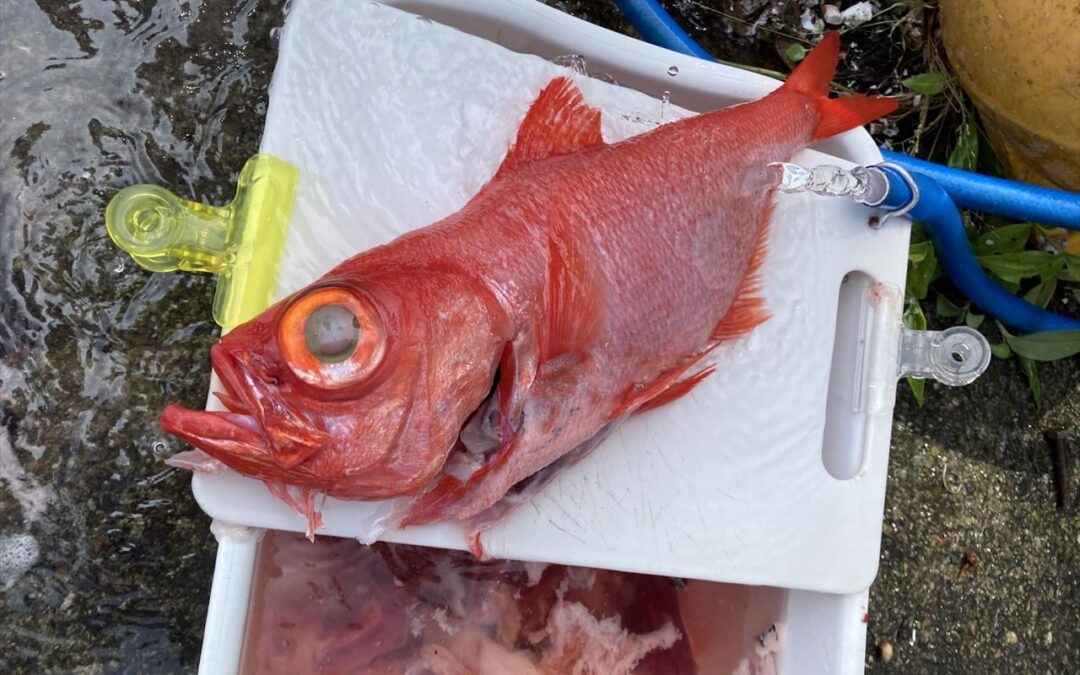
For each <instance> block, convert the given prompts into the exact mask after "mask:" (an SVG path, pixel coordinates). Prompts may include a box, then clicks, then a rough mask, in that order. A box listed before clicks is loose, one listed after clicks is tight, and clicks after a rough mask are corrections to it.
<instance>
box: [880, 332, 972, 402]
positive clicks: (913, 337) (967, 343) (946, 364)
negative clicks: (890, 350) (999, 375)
mask: <svg viewBox="0 0 1080 675" xmlns="http://www.w3.org/2000/svg"><path fill="white" fill-rule="evenodd" d="M988 365H990V343H989V342H987V341H986V338H985V337H984V336H983V334H982V333H980V332H979V331H977V330H975V329H973V328H968V327H967V326H954V327H952V328H948V329H946V330H943V331H932V330H911V329H909V328H903V329H901V331H900V361H899V364H898V366H897V373H896V374H897V377H914V378H918V379H925V378H932V379H934V380H937V381H938V382H941V383H942V384H947V385H949V386H950V387H960V386H963V385H965V384H971V383H972V382H974V381H975V379H976V378H978V377H979V375H982V373H983V371H984V370H986V367H987V366H988Z"/></svg>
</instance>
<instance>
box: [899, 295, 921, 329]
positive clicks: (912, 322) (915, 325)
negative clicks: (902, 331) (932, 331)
mask: <svg viewBox="0 0 1080 675" xmlns="http://www.w3.org/2000/svg"><path fill="white" fill-rule="evenodd" d="M904 326H905V327H906V328H910V329H912V330H926V315H925V314H923V311H922V306H921V305H919V302H918V301H917V300H915V299H913V298H908V300H907V302H905V303H904Z"/></svg>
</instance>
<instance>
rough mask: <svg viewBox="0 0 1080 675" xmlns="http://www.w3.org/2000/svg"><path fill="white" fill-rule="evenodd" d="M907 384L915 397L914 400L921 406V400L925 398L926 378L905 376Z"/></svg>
mask: <svg viewBox="0 0 1080 675" xmlns="http://www.w3.org/2000/svg"><path fill="white" fill-rule="evenodd" d="M904 379H906V380H907V383H908V386H909V387H911V394H912V395H913V396H914V397H915V402H916V403H918V404H919V407H920V408H921V407H922V404H923V401H925V400H926V394H925V391H926V380H919V379H916V378H914V377H906V378H904Z"/></svg>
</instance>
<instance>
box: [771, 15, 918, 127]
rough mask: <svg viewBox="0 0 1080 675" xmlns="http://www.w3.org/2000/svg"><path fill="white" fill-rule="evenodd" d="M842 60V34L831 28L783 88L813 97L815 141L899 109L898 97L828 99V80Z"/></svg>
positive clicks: (857, 96) (859, 125)
mask: <svg viewBox="0 0 1080 675" xmlns="http://www.w3.org/2000/svg"><path fill="white" fill-rule="evenodd" d="M839 60H840V35H839V34H838V33H836V32H835V31H830V32H828V33H826V34H825V37H823V38H822V39H821V42H820V43H818V46H817V47H815V48H814V49H813V51H811V52H810V53H809V54H808V55H807V56H806V58H805V59H803V61H802V63H800V64H799V65H798V66H797V67H796V68H795V71H794V72H792V73H791V76H790V77H788V80H787V82H786V83H785V84H784V87H783V88H784V89H785V90H787V91H795V92H798V93H800V94H803V95H805V96H809V97H810V98H811V99H813V101H814V103H815V105H816V106H817V111H818V123H817V126H816V127H814V131H813V134H812V135H811V139H812V140H815V141H816V140H818V139H821V138H828V137H829V136H835V135H836V134H839V133H841V132H843V131H847V130H848V129H854V128H855V127H861V126H862V125H864V124H866V123H867V122H870V121H872V120H876V119H878V118H879V117H884V116H885V115H888V114H889V113H891V112H892V111H894V110H896V106H897V103H896V100H895V99H891V98H885V97H883V96H862V95H855V96H845V97H843V98H829V83H830V82H831V81H832V78H833V75H834V74H835V73H836V64H837V63H838V62H839Z"/></svg>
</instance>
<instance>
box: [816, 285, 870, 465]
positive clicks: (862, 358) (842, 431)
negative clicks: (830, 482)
mask: <svg viewBox="0 0 1080 675" xmlns="http://www.w3.org/2000/svg"><path fill="white" fill-rule="evenodd" d="M872 284H873V279H871V278H870V276H869V275H867V274H866V273H864V272H859V271H851V272H848V273H847V274H846V275H844V278H843V280H842V281H841V282H840V288H839V291H838V293H837V305H836V332H835V333H834V342H833V353H832V365H831V366H830V368H829V391H828V398H827V401H826V405H825V433H824V436H823V438H822V445H821V461H822V463H823V464H824V465H825V470H826V471H828V472H829V475H830V476H832V477H833V478H836V479H838V480H850V479H852V478H855V477H856V476H858V475H859V473H860V472H861V470H862V468H863V464H864V462H865V461H866V458H865V456H864V455H865V452H864V449H865V447H866V444H865V443H864V442H863V441H864V436H865V434H866V415H864V414H863V410H864V401H863V400H862V399H863V391H864V382H865V377H866V361H867V359H866V348H867V340H868V333H869V327H870V326H871V325H872V321H871V318H872V313H873V311H874V308H873V306H872V305H871V303H870V302H868V300H867V298H868V295H869V293H868V291H869V289H870V287H871V285H872Z"/></svg>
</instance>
